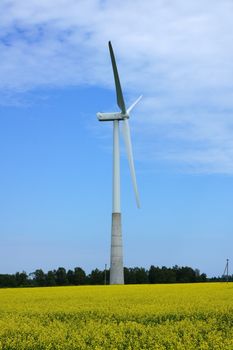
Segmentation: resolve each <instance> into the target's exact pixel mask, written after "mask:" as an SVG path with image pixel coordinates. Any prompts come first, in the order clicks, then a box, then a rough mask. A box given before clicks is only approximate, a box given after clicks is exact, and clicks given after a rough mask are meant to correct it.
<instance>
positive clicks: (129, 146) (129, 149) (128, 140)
mask: <svg viewBox="0 0 233 350" xmlns="http://www.w3.org/2000/svg"><path fill="white" fill-rule="evenodd" d="M122 128H123V129H122V131H123V137H124V141H125V146H126V152H127V157H128V161H129V169H130V174H131V178H132V182H133V189H134V193H135V198H136V203H137V207H138V208H140V201H139V195H138V187H137V180H136V174H135V168H134V161H133V151H132V143H131V136H130V129H129V121H128V119H124V120H123V123H122Z"/></svg>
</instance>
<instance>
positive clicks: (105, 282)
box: [104, 264, 107, 286]
mask: <svg viewBox="0 0 233 350" xmlns="http://www.w3.org/2000/svg"><path fill="white" fill-rule="evenodd" d="M104 284H105V286H106V284H107V264H105V267H104Z"/></svg>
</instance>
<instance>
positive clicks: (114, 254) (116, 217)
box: [97, 41, 142, 284]
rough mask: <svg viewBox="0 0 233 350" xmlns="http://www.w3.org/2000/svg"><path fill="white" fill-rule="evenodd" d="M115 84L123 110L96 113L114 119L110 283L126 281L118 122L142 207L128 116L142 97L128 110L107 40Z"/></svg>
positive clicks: (98, 115)
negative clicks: (120, 124) (120, 125)
mask: <svg viewBox="0 0 233 350" xmlns="http://www.w3.org/2000/svg"><path fill="white" fill-rule="evenodd" d="M108 46H109V51H110V57H111V62H112V68H113V75H114V80H115V87H116V97H117V104H118V106H119V108H120V112H112V113H97V117H98V119H99V121H101V122H106V121H112V122H113V193H112V195H113V200H112V232H111V259H110V284H124V270H123V269H124V268H123V249H122V231H121V207H120V147H119V123H120V121H121V122H122V131H123V137H124V142H125V146H126V152H127V157H128V161H129V168H130V173H131V178H132V182H133V188H134V193H135V198H136V203H137V206H138V208H139V206H140V203H139V195H138V188H137V181H136V175H135V168H134V161H133V152H132V144H131V136H130V128H129V115H130V112H131V111H132V109H133V108H134V107H135V106H136V104H137V103H138V102H139V101H140V100H141V98H142V96H140V97H139V98H138V99H137V100H136V101H135V102H134V103H133V104H132V105H131V106H130V107H129V108H128V109H126V107H125V101H124V98H123V94H122V89H121V83H120V79H119V75H118V71H117V65H116V60H115V56H114V52H113V48H112V45H111V42H110V41H109V43H108Z"/></svg>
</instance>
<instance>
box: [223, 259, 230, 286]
mask: <svg viewBox="0 0 233 350" xmlns="http://www.w3.org/2000/svg"><path fill="white" fill-rule="evenodd" d="M223 276H227V283H228V280H229V259H227V263H226V266H225V270H224V272H223Z"/></svg>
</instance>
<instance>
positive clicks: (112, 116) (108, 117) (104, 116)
mask: <svg viewBox="0 0 233 350" xmlns="http://www.w3.org/2000/svg"><path fill="white" fill-rule="evenodd" d="M97 117H98V119H99V121H100V122H108V121H114V120H124V119H126V118H127V119H128V118H129V115H128V114H122V113H120V112H113V113H101V112H99V113H97Z"/></svg>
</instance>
